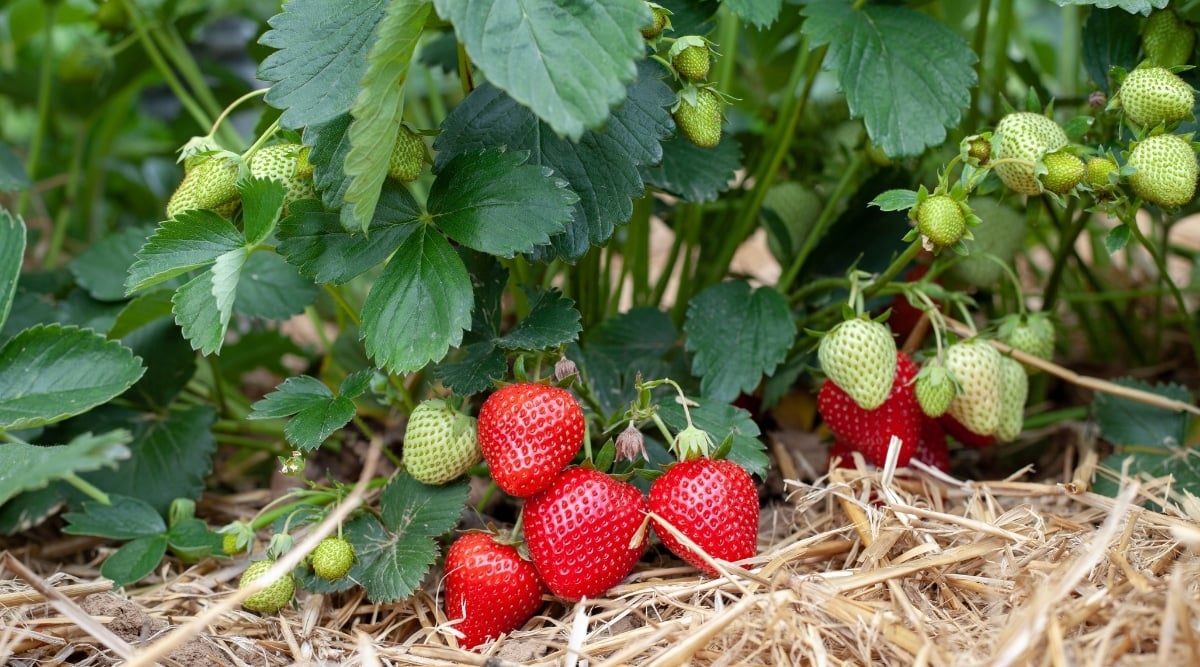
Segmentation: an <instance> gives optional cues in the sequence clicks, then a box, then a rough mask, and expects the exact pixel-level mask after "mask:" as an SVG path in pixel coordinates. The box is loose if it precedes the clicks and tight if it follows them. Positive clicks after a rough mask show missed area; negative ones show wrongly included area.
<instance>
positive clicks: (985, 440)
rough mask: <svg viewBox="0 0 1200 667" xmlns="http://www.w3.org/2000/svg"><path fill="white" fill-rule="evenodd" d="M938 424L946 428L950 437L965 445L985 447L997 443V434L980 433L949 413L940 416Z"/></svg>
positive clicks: (974, 447)
mask: <svg viewBox="0 0 1200 667" xmlns="http://www.w3.org/2000/svg"><path fill="white" fill-rule="evenodd" d="M938 424H939V425H941V427H942V428H943V429H945V431H946V433H948V434H949V435H950V437H952V438H954V439H955V440H957V441H959V442H960V443H962V445H963V446H964V447H970V448H972V449H984V448H987V447H991V446H992V445H994V444H996V436H994V435H980V434H979V433H976V432H974V431H972V430H971V429H969V428H967V427H966V426H963V425H962V424H961V423H960V422H959V421H958V420H957V419H955V418H954V417H953V416H951V415H949V414H945V415H942V416H941V417H938Z"/></svg>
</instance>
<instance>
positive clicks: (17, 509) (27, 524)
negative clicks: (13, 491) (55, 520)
mask: <svg viewBox="0 0 1200 667" xmlns="http://www.w3.org/2000/svg"><path fill="white" fill-rule="evenodd" d="M3 447H4V445H0V449H3ZM0 456H2V455H0ZM63 503H64V500H63V497H62V494H61V493H59V492H58V488H56V487H54V486H47V487H46V488H43V489H38V490H37V491H27V492H25V493H22V494H21V495H19V496H17V497H15V498H13V499H12V500H9V501H8V502H3V503H0V535H13V534H16V533H19V532H22V531H26V530H29V529H30V528H33V527H34V526H37V525H38V524H40V523H42V522H43V521H45V520H46V519H49V518H50V517H51V516H53V515H55V514H57V513H58V511H59V510H60V509H62V506H63Z"/></svg>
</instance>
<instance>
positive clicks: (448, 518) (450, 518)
mask: <svg viewBox="0 0 1200 667" xmlns="http://www.w3.org/2000/svg"><path fill="white" fill-rule="evenodd" d="M468 490H469V487H468V485H467V482H466V481H465V480H464V481H459V482H454V483H451V484H446V485H443V486H428V485H425V484H422V483H420V482H418V481H417V480H415V479H413V478H412V477H410V476H409V475H408V474H407V473H403V474H400V475H397V476H396V477H395V478H393V479H392V481H391V482H389V483H388V485H387V486H386V487H384V489H383V495H382V497H380V499H379V510H380V516H382V517H383V522H384V524H385V525H386V526H387V528H388V530H390V531H392V532H396V533H412V534H414V535H424V536H426V537H437V536H438V535H441V534H443V533H445V532H446V531H448V530H450V529H451V528H453V527H454V526H456V525H458V520H459V517H460V516H461V515H462V511H463V504H464V503H466V502H467V491H468Z"/></svg>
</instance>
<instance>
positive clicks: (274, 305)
mask: <svg viewBox="0 0 1200 667" xmlns="http://www.w3.org/2000/svg"><path fill="white" fill-rule="evenodd" d="M316 296H317V286H316V285H314V284H313V282H312V281H311V280H309V279H308V278H305V277H304V276H302V275H300V273H299V272H298V271H297V270H296V267H294V266H292V265H291V264H288V263H287V261H285V260H284V259H283V258H282V257H280V256H279V255H276V254H275V253H273V252H256V253H254V254H252V255H250V258H249V259H247V260H246V266H245V267H244V268H243V269H242V274H241V279H240V280H239V281H238V284H237V300H236V301H235V302H234V310H236V311H237V312H239V313H241V314H242V315H249V316H251V317H263V318H266V319H270V320H285V319H287V318H289V317H291V316H292V315H295V314H297V313H301V312H304V308H305V307H306V306H309V305H311V304H312V302H313V300H314V299H315V298H316Z"/></svg>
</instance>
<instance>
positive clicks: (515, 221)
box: [428, 150, 579, 257]
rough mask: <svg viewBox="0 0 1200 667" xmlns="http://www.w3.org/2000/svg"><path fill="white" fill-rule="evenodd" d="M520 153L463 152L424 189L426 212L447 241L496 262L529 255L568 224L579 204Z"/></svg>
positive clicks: (561, 184)
mask: <svg viewBox="0 0 1200 667" xmlns="http://www.w3.org/2000/svg"><path fill="white" fill-rule="evenodd" d="M528 159H529V153H527V152H525V151H515V152H500V151H499V150H487V151H483V152H480V153H464V154H462V155H459V156H456V157H455V158H453V159H451V160H450V161H449V162H448V163H446V164H445V165H444V166H443V167H442V168H441V169H440V170H439V172H438V176H437V180H435V181H434V182H433V187H432V188H430V190H429V201H428V206H429V212H430V213H431V214H432V215H433V219H434V222H435V223H436V224H437V226H438V227H439V228H440V229H441V230H442V231H444V232H445V233H446V235H447V236H449V237H450V238H452V239H454V240H455V241H457V242H459V243H461V244H462V245H465V246H467V247H468V248H471V249H473V250H478V251H480V252H485V253H488V254H490V255H497V256H500V257H512V256H513V255H514V254H516V253H518V252H529V251H531V250H533V249H534V247H536V246H539V245H545V244H547V243H549V242H550V237H551V236H552V235H554V234H557V233H559V232H561V231H562V230H563V228H564V227H565V226H566V225H567V223H569V222H570V221H571V209H572V206H573V205H574V204H575V203H576V202H577V201H579V197H578V196H576V195H575V193H573V192H571V191H570V190H569V189H567V183H566V181H563V180H562V179H559V178H555V177H553V176H552V175H551V174H552V173H553V172H552V170H551V169H550V168H549V167H546V166H541V165H535V164H526V162H527V160H528Z"/></svg>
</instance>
